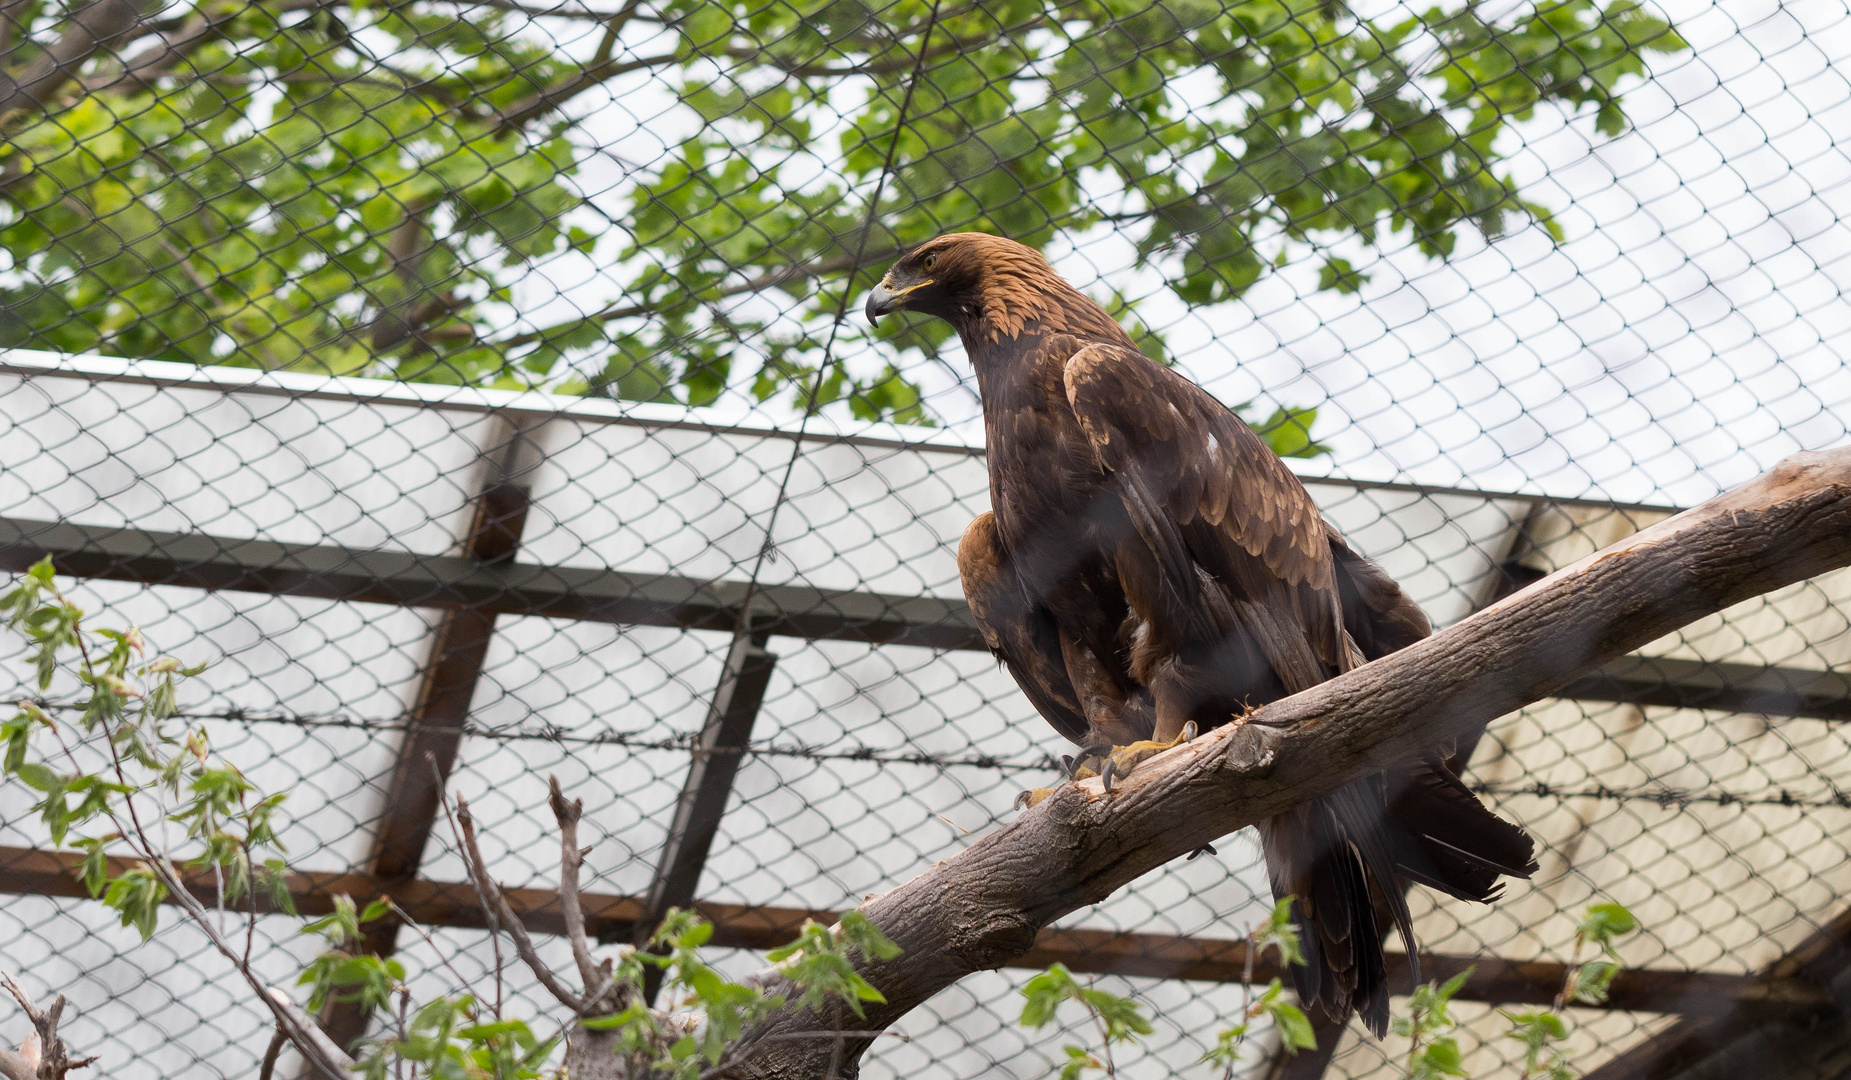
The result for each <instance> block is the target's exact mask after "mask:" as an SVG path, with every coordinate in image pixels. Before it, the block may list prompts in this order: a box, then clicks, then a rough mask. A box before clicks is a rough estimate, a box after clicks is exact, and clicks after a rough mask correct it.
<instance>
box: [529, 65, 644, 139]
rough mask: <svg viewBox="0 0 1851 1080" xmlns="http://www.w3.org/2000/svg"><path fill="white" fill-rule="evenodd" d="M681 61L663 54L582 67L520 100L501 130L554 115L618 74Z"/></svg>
mask: <svg viewBox="0 0 1851 1080" xmlns="http://www.w3.org/2000/svg"><path fill="white" fill-rule="evenodd" d="M678 59H679V58H678V57H677V56H676V55H675V54H674V53H663V54H661V55H659V56H643V57H638V58H636V59H634V60H608V59H607V60H605V61H604V62H603V63H602V64H595V65H591V66H588V67H584V68H581V69H579V71H578V72H577V73H576V74H574V75H572V76H571V77H570V78H567V79H565V80H564V81H562V82H560V83H559V84H557V85H555V86H551V87H548V88H547V89H545V90H542V91H540V92H539V93H536V94H534V95H532V96H531V97H528V98H525V99H523V100H521V101H517V102H515V103H514V104H513V105H511V106H509V107H508V108H507V109H506V110H504V111H502V112H501V130H502V131H504V132H505V131H511V130H513V129H515V128H518V127H522V126H524V125H526V124H527V123H528V122H529V121H531V120H536V119H538V118H539V117H542V116H544V115H546V114H547V113H549V112H552V111H553V110H554V109H557V108H559V107H560V106H561V105H564V104H565V103H566V102H568V101H571V100H572V99H573V98H575V97H577V96H579V95H580V94H582V93H584V92H585V91H587V90H590V89H591V88H592V87H594V86H598V85H600V84H601V83H604V82H606V81H608V80H610V79H614V78H616V77H617V76H619V75H623V74H625V73H627V72H631V71H641V70H642V69H644V68H652V67H664V66H667V65H669V64H673V63H676V62H677V61H678Z"/></svg>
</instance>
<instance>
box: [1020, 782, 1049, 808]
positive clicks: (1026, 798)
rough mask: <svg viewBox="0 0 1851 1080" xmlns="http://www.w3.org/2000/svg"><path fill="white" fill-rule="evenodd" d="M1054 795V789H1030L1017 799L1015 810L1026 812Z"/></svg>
mask: <svg viewBox="0 0 1851 1080" xmlns="http://www.w3.org/2000/svg"><path fill="white" fill-rule="evenodd" d="M1052 794H1054V789H1053V788H1044V787H1038V788H1029V789H1028V790H1027V791H1024V792H1022V793H1021V794H1020V795H1017V796H1016V797H1015V808H1016V809H1017V810H1026V809H1028V808H1029V807H1031V806H1033V805H1035V804H1036V803H1038V802H1040V801H1041V800H1043V799H1045V798H1047V797H1048V796H1049V795H1052Z"/></svg>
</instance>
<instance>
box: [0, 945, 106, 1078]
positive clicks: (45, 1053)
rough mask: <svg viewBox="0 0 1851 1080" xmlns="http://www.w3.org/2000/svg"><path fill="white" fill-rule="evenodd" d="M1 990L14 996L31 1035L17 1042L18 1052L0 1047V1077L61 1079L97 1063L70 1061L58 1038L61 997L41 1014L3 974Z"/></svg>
mask: <svg viewBox="0 0 1851 1080" xmlns="http://www.w3.org/2000/svg"><path fill="white" fill-rule="evenodd" d="M0 987H4V988H5V989H6V992H7V993H9V994H11V995H13V1000H14V1001H17V1002H19V1007H20V1008H21V1009H23V1010H25V1013H26V1019H27V1020H29V1021H31V1022H32V1032H31V1034H29V1035H27V1036H26V1038H25V1040H24V1041H23V1042H21V1043H20V1045H19V1052H18V1053H14V1052H13V1051H11V1050H6V1049H4V1048H0V1074H4V1075H5V1076H6V1078H7V1080H63V1077H64V1075H65V1074H66V1073H69V1072H72V1071H74V1070H77V1069H81V1068H83V1067H84V1066H86V1065H89V1064H90V1063H91V1062H94V1061H95V1060H96V1059H95V1058H93V1057H92V1058H85V1059H83V1060H82V1061H72V1060H71V1059H70V1053H69V1050H68V1048H67V1047H66V1046H65V1045H64V1040H63V1039H61V1038H59V1037H58V1021H59V1020H61V1019H62V1018H63V1017H64V995H63V994H59V995H57V996H56V997H54V998H52V1001H51V1008H49V1009H46V1010H44V1011H40V1010H39V1007H38V1004H37V1003H36V1002H34V1001H33V1000H32V997H31V995H29V994H27V993H26V992H25V990H23V989H21V987H20V985H19V984H18V983H16V982H14V981H13V977H12V976H11V975H9V974H7V973H6V972H4V971H0Z"/></svg>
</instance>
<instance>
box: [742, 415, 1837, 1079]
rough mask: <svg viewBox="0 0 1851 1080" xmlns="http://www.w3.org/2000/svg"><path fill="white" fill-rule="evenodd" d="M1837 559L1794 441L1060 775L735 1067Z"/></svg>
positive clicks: (881, 1014) (1829, 479)
mask: <svg viewBox="0 0 1851 1080" xmlns="http://www.w3.org/2000/svg"><path fill="white" fill-rule="evenodd" d="M1847 564H1851V449H1844V450H1837V451H1832V452H1827V453H1805V454H1797V455H1795V456H1793V457H1791V458H1789V459H1787V460H1786V461H1784V462H1782V463H1781V464H1780V465H1779V466H1777V467H1776V468H1775V469H1774V470H1773V471H1771V472H1769V473H1767V474H1766V475H1764V476H1762V477H1760V478H1759V479H1757V480H1755V481H1753V482H1752V483H1749V484H1747V485H1745V486H1744V487H1742V488H1739V489H1737V490H1735V491H1732V492H1730V493H1728V494H1726V495H1723V496H1721V497H1719V498H1717V499H1714V500H1712V501H1710V502H1708V503H1706V504H1704V505H1703V506H1701V507H1698V508H1696V509H1694V510H1690V511H1688V512H1686V513H1683V514H1680V515H1678V516H1677V517H1674V518H1671V519H1669V520H1667V521H1664V522H1661V523H1660V524H1658V525H1656V526H1653V527H1652V528H1649V529H1647V530H1645V531H1643V532H1640V533H1637V534H1635V535H1633V536H1631V537H1629V538H1628V539H1626V540H1625V541H1623V542H1621V543H1619V544H1616V545H1614V546H1613V547H1611V548H1608V549H1606V550H1605V551H1601V552H1598V553H1596V554H1594V555H1592V556H1590V557H1588V558H1587V559H1584V560H1582V561H1581V562H1579V563H1576V564H1575V565H1573V566H1570V567H1567V568H1566V569H1564V570H1562V571H1560V572H1558V573H1556V574H1554V575H1551V576H1550V577H1548V578H1545V579H1543V580H1542V581H1539V582H1537V583H1536V584H1534V585H1532V586H1530V587H1529V588H1527V589H1525V590H1523V591H1522V592H1519V593H1516V594H1514V595H1512V596H1510V597H1507V598H1505V599H1504V600H1501V601H1499V602H1498V603H1496V604H1494V605H1492V606H1491V607H1489V608H1486V609H1485V610H1483V611H1481V612H1479V613H1478V614H1476V615H1474V616H1472V617H1471V618H1470V619H1467V620H1465V621H1464V622H1461V623H1459V624H1458V625H1456V626H1453V627H1451V628H1449V629H1447V630H1445V631H1442V632H1441V633H1438V634H1436V635H1434V636H1433V637H1431V638H1429V639H1427V640H1426V641H1423V642H1420V643H1418V644H1416V645H1413V646H1411V647H1409V648H1407V649H1405V650H1403V651H1401V652H1399V653H1395V654H1394V655H1392V656H1389V657H1386V658H1384V659H1381V660H1378V661H1376V662H1374V663H1371V664H1368V665H1366V666H1364V667H1362V668H1359V669H1357V670H1355V671H1352V672H1350V673H1348V674H1346V675H1344V676H1342V677H1341V678H1337V679H1333V680H1331V681H1330V682H1327V683H1324V684H1322V685H1320V686H1317V687H1315V688H1313V689H1311V690H1308V691H1306V692H1304V693H1302V694H1298V695H1296V696H1294V697H1290V698H1286V699H1285V700H1282V701H1279V702H1276V703H1274V704H1272V705H1269V706H1267V707H1265V708H1264V709H1261V710H1259V711H1257V712H1255V713H1253V714H1252V715H1251V716H1249V717H1248V718H1247V719H1246V721H1245V722H1243V723H1240V724H1235V725H1230V726H1228V727H1224V728H1220V729H1218V730H1216V731H1213V732H1210V733H1209V734H1207V735H1204V736H1202V737H1201V738H1198V739H1196V740H1195V741H1194V742H1193V743H1190V744H1188V745H1186V746H1182V747H1178V748H1177V749H1175V750H1171V751H1169V752H1167V753H1165V754H1163V755H1161V756H1160V757H1157V758H1153V759H1151V760H1149V761H1147V762H1145V763H1143V764H1142V765H1140V766H1139V767H1138V769H1137V771H1136V772H1134V773H1132V774H1131V776H1129V777H1128V778H1125V779H1123V780H1121V781H1119V782H1118V783H1117V784H1116V785H1115V786H1114V790H1113V792H1112V794H1110V795H1106V794H1105V793H1104V791H1103V789H1102V788H1101V786H1100V783H1099V782H1098V781H1097V780H1087V781H1083V782H1080V783H1076V784H1066V785H1063V786H1062V787H1061V788H1059V789H1058V790H1057V791H1056V792H1055V794H1054V795H1053V796H1052V797H1050V798H1048V799H1047V800H1045V801H1044V802H1042V803H1041V804H1039V805H1038V806H1036V807H1034V808H1032V809H1030V810H1029V811H1027V812H1026V813H1024V814H1023V815H1022V816H1021V817H1019V818H1017V819H1016V820H1015V821H1014V822H1012V823H1010V824H1009V825H1006V826H1004V827H1003V828H1001V829H998V830H997V831H996V832H994V833H991V834H990V835H988V836H986V837H984V838H983V839H981V840H979V841H978V842H976V843H975V844H973V845H971V847H969V848H968V849H966V850H965V851H963V852H962V853H960V854H959V855H957V856H956V857H954V858H952V859H949V860H946V861H945V862H942V863H940V864H938V865H937V866H935V867H933V868H932V869H931V870H929V871H927V872H926V873H924V874H921V875H920V876H919V877H917V878H915V879H913V880H912V881H910V882H908V883H907V884H905V885H902V886H900V887H899V888H897V889H895V890H893V891H892V892H890V893H887V894H886V895H884V896H880V897H877V898H873V899H870V900H869V901H867V902H866V903H864V904H862V905H861V910H862V911H863V912H864V913H865V914H866V915H867V916H868V918H869V919H870V920H872V921H873V922H874V924H875V925H877V926H879V927H880V928H881V929H882V930H883V931H884V932H885V933H886V934H887V936H888V937H890V938H892V939H893V940H894V941H895V942H897V943H898V944H899V945H900V946H901V947H902V948H904V949H905V954H904V957H903V959H901V960H898V961H895V962H892V963H887V964H867V963H865V962H864V963H863V964H862V974H863V975H864V976H865V977H866V978H867V979H868V980H869V981H870V982H872V983H873V984H874V985H875V986H876V987H878V988H879V989H880V991H881V992H882V993H883V994H884V995H886V998H887V1003H886V1004H885V1005H872V1006H869V1008H868V1015H867V1017H866V1018H865V1019H864V1018H859V1017H855V1016H853V1015H852V1014H850V1013H848V1012H847V1011H846V1010H845V1009H842V1008H840V1007H837V1008H835V1009H834V1010H832V1011H830V1012H827V1013H825V1014H824V1015H822V1016H818V1015H815V1014H813V1013H810V1012H807V1011H799V1010H795V1009H787V1010H785V1011H784V1012H782V1013H780V1014H778V1015H777V1016H774V1017H773V1018H772V1019H771V1020H770V1021H768V1022H767V1023H766V1024H764V1025H762V1026H761V1027H760V1028H759V1029H758V1030H756V1031H755V1032H754V1033H753V1036H752V1037H753V1040H754V1045H753V1050H754V1052H753V1053H752V1054H751V1056H750V1059H749V1060H748V1061H746V1062H745V1063H744V1064H742V1065H741V1066H740V1067H738V1068H736V1069H734V1070H732V1071H731V1073H730V1075H733V1076H740V1077H791V1078H799V1077H801V1078H805V1080H809V1078H814V1077H821V1076H824V1075H825V1074H826V1073H827V1072H828V1071H829V1059H830V1056H831V1053H832V1050H833V1047H832V1046H831V1045H830V1040H818V1039H810V1038H789V1037H788V1036H790V1035H791V1034H793V1033H796V1032H803V1031H810V1032H813V1031H816V1030H819V1029H824V1030H864V1031H865V1030H878V1029H881V1028H885V1027H887V1026H889V1025H891V1024H892V1023H893V1022H894V1021H896V1020H898V1019H899V1018H900V1017H902V1016H904V1015H905V1014H906V1013H907V1012H909V1011H911V1010H912V1009H914V1008H915V1007H917V1006H918V1005H920V1004H921V1003H922V1002H924V1001H925V1000H926V999H927V998H929V997H931V996H932V995H933V994H935V993H937V992H938V991H940V990H942V989H944V988H945V987H947V986H950V985H951V984H952V983H955V982H956V981H958V980H959V979H961V978H963V977H964V976H965V975H968V974H970V973H972V972H975V971H982V970H986V969H990V968H995V967H998V966H1000V965H1001V964H1003V963H1004V962H1005V961H1007V960H1009V959H1011V958H1012V957H1014V956H1017V955H1019V954H1021V953H1022V952H1024V951H1026V950H1027V949H1028V948H1029V946H1030V945H1031V944H1032V943H1033V941H1034V939H1035V934H1036V932H1037V931H1039V930H1040V929H1041V928H1042V927H1044V926H1046V925H1047V924H1048V923H1049V922H1051V921H1053V920H1054V919H1057V918H1060V917H1061V916H1063V915H1066V914H1067V913H1069V912H1071V911H1074V910H1076V909H1078V908H1081V907H1084V906H1086V905H1089V904H1093V903H1097V902H1099V901H1101V900H1104V899H1105V898H1106V897H1107V896H1109V895H1111V894H1112V892H1114V891H1115V890H1117V889H1118V888H1120V887H1121V886H1124V885H1126V884H1128V883H1130V882H1131V881H1133V880H1135V879H1137V878H1138V877H1140V876H1142V875H1143V874H1146V873H1148V872H1149V871H1151V870H1154V869H1156V868H1157V867H1159V866H1161V865H1163V864H1164V863H1166V862H1168V861H1170V860H1172V859H1175V858H1177V857H1179V856H1182V855H1186V854H1188V853H1189V852H1190V851H1193V850H1194V849H1196V848H1198V847H1200V846H1201V845H1202V844H1205V843H1209V842H1211V841H1214V840H1216V839H1218V838H1220V837H1222V836H1225V835H1226V834H1228V833H1230V832H1233V831H1234V830H1236V829H1239V828H1242V827H1244V826H1247V825H1251V824H1253V823H1255V822H1258V821H1261V820H1264V819H1266V818H1268V817H1271V816H1272V815H1274V814H1277V813H1279V812H1280V811H1282V810H1285V809H1287V808H1288V807H1291V806H1293V805H1295V804H1297V803H1300V802H1303V801H1305V800H1307V799H1311V798H1314V797H1317V796H1319V795H1323V794H1325V793H1327V792H1329V791H1332V790H1334V789H1336V788H1337V787H1339V786H1341V785H1343V784H1345V783H1348V782H1349V781H1350V780H1352V779H1354V778H1356V777H1357V776H1360V775H1362V774H1364V773H1367V772H1371V771H1373V770H1377V769H1380V768H1382V767H1384V766H1386V765H1388V764H1391V763H1394V762H1397V761H1403V760H1407V759H1411V758H1414V757H1417V756H1419V755H1420V754H1422V753H1424V752H1429V751H1430V750H1431V749H1432V748H1433V747H1435V746H1438V745H1442V744H1444V743H1446V742H1447V741H1448V740H1451V739H1454V738H1457V737H1460V736H1464V735H1467V734H1470V733H1472V732H1475V731H1476V730H1478V729H1479V728H1481V727H1483V726H1484V725H1485V724H1486V723H1488V722H1489V721H1491V720H1494V719H1496V718H1497V717H1499V716H1502V715H1504V714H1506V713H1508V712H1510V711H1512V710H1514V709H1517V708H1519V707H1521V706H1523V705H1526V704H1528V703H1530V702H1532V701H1536V700H1538V699H1540V698H1544V697H1548V696H1550V695H1551V694H1553V693H1555V692H1557V691H1559V690H1560V689H1561V688H1563V687H1564V686H1566V685H1568V684H1569V683H1570V682H1572V681H1573V680H1574V679H1575V678H1576V677H1578V676H1580V675H1581V674H1583V673H1585V672H1586V671H1588V670H1589V669H1591V668H1593V667H1594V666H1596V665H1598V664H1601V663H1603V662H1606V661H1608V660H1611V659H1613V658H1615V657H1617V656H1620V655H1621V654H1624V653H1627V652H1631V651H1633V650H1635V649H1637V648H1639V647H1640V646H1643V645H1645V644H1647V643H1648V642H1650V641H1652V640H1654V639H1656V638H1659V637H1661V636H1663V635H1665V634H1667V633H1669V632H1671V631H1673V630H1676V629H1677V628H1678V627H1680V626H1683V625H1685V624H1687V623H1690V622H1692V621H1694V620H1696V619H1699V618H1702V617H1703V616H1705V615H1710V614H1713V613H1714V612H1717V611H1720V610H1722V609H1723V608H1726V607H1728V606H1730V605H1731V604H1735V603H1739V602H1741V601H1743V600H1747V599H1749V598H1751V597H1754V596H1757V595H1759V594H1761V593H1764V592H1768V591H1770V590H1772V589H1777V588H1780V587H1782V586H1784V585H1789V584H1792V583H1794V582H1797V581H1802V580H1804V579H1806V578H1809V577H1813V576H1815V575H1818V574H1821V573H1824V572H1826V571H1828V570H1832V569H1836V568H1838V567H1841V566H1845V565H1847ZM762 978H763V979H764V981H766V982H769V983H776V982H777V981H778V979H777V977H776V975H775V972H768V973H766V974H765V975H764V976H762ZM767 1037H773V1038H769V1039H768V1038H767ZM868 1045H869V1040H868V1039H865V1038H863V1039H856V1040H850V1042H849V1044H848V1048H847V1053H846V1054H845V1055H844V1058H843V1064H842V1065H841V1066H840V1068H839V1069H838V1075H841V1076H852V1075H854V1073H855V1071H856V1067H857V1063H858V1061H859V1058H860V1055H861V1053H862V1052H863V1051H864V1050H865V1049H866V1048H867V1046H868Z"/></svg>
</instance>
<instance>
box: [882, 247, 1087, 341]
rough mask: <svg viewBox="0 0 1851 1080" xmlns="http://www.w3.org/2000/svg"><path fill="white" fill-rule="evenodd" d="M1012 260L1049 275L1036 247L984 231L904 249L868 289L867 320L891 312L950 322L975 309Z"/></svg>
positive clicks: (976, 309) (981, 303)
mask: <svg viewBox="0 0 1851 1080" xmlns="http://www.w3.org/2000/svg"><path fill="white" fill-rule="evenodd" d="M1010 264H1015V265H1022V266H1024V267H1025V268H1033V269H1035V270H1038V271H1040V272H1041V273H1044V274H1048V275H1050V276H1051V275H1052V273H1053V272H1052V271H1051V270H1050V269H1049V268H1048V264H1047V262H1046V260H1044V259H1042V257H1041V255H1040V253H1039V252H1037V251H1035V249H1034V248H1031V247H1027V246H1026V245H1023V244H1018V243H1016V242H1015V241H1014V240H1005V239H1004V238H1002V237H1000V236H990V235H989V234H987V233H947V234H946V235H944V236H940V237H936V238H934V239H931V240H927V241H926V242H925V243H923V244H920V245H919V246H918V247H916V248H914V249H913V250H912V251H910V252H908V253H907V254H906V255H905V256H904V257H903V258H901V259H900V260H899V261H898V262H896V263H894V264H893V266H892V267H891V268H889V269H888V271H887V276H886V277H884V278H882V279H881V283H880V284H879V285H876V286H874V288H873V290H872V291H871V292H869V293H868V303H867V307H866V308H865V309H864V310H865V311H866V312H867V315H868V321H869V322H878V321H879V320H880V317H881V316H882V315H886V314H888V313H890V312H895V311H902V310H904V311H917V312H919V313H920V314H921V315H936V316H938V317H939V318H941V319H945V320H948V321H950V322H952V323H954V324H955V323H958V322H960V321H961V320H960V318H959V317H960V316H966V317H968V316H971V315H975V314H977V313H978V312H979V311H981V310H982V308H983V307H984V305H985V302H986V300H987V296H986V295H985V294H986V285H987V284H989V283H991V282H992V281H993V279H994V277H995V274H996V271H997V269H998V268H999V267H1000V266H1006V265H1010Z"/></svg>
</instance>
